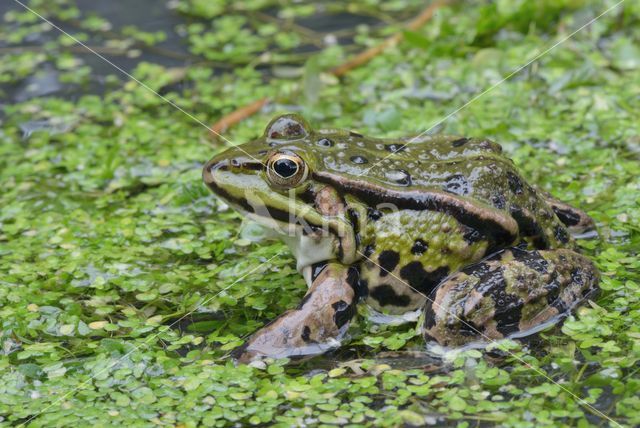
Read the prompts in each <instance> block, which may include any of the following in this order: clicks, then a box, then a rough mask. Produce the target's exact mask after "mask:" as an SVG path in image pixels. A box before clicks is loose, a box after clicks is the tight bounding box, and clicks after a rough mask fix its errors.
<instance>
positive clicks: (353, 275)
mask: <svg viewBox="0 0 640 428" xmlns="http://www.w3.org/2000/svg"><path fill="white" fill-rule="evenodd" d="M347 284H349V286H350V287H351V288H352V289H353V291H354V292H355V294H356V296H358V295H360V293H361V290H360V271H359V270H358V268H357V267H355V266H349V270H348V271H347Z"/></svg>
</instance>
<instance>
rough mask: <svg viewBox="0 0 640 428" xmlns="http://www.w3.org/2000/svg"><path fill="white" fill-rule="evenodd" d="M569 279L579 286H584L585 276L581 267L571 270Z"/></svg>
mask: <svg viewBox="0 0 640 428" xmlns="http://www.w3.org/2000/svg"><path fill="white" fill-rule="evenodd" d="M571 281H573V283H574V284H576V285H578V286H579V287H582V286H584V283H585V278H584V273H583V272H582V270H581V269H574V270H572V271H571Z"/></svg>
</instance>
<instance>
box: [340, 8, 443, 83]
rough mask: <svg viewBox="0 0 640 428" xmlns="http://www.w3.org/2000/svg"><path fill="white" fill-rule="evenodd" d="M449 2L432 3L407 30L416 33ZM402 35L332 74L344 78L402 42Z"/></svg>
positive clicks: (374, 48) (394, 36) (358, 56)
mask: <svg viewBox="0 0 640 428" xmlns="http://www.w3.org/2000/svg"><path fill="white" fill-rule="evenodd" d="M446 2H447V0H437V1H435V2H433V3H431V4H430V5H429V6H428V7H427V8H426V9H424V10H423V11H422V12H421V13H420V15H418V16H417V17H416V18H415V19H414V20H412V21H411V22H410V23H409V24H408V25H407V26H406V29H407V30H411V31H415V30H417V29H418V28H420V27H421V26H423V25H424V24H425V23H426V22H427V21H429V20H430V19H431V17H433V14H434V13H435V11H436V10H438V9H439V8H440V7H442V6H444V4H445V3H446ZM402 38H403V35H402V33H396V34H394V35H393V36H391V37H388V38H387V39H385V40H384V41H383V42H382V43H380V44H379V45H377V46H374V47H372V48H369V49H367V50H365V51H364V52H361V53H359V54H358V55H356V56H355V57H353V58H351V59H350V60H349V61H347V62H345V63H343V64H341V65H339V66H338V67H336V68H334V69H333V70H331V74H333V75H334V76H336V77H340V76H344V75H345V74H346V73H348V72H349V71H351V70H352V69H354V68H356V67H359V66H361V65H363V64H366V63H367V62H369V61H371V60H372V59H373V58H375V57H376V56H378V55H380V53H382V52H383V51H384V50H385V49H387V48H389V47H391V46H394V45H396V44H397V43H398V42H399V41H400V40H402Z"/></svg>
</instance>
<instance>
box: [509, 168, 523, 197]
mask: <svg viewBox="0 0 640 428" xmlns="http://www.w3.org/2000/svg"><path fill="white" fill-rule="evenodd" d="M507 181H508V182H509V188H510V189H511V191H512V192H513V193H515V194H516V195H519V194H521V193H522V190H523V189H524V184H522V180H521V179H520V177H518V176H517V175H516V174H514V173H513V172H511V171H507Z"/></svg>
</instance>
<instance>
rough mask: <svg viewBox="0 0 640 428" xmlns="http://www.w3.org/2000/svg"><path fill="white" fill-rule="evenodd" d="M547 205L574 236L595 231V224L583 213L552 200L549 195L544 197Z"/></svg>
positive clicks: (557, 200) (554, 199)
mask: <svg viewBox="0 0 640 428" xmlns="http://www.w3.org/2000/svg"><path fill="white" fill-rule="evenodd" d="M544 197H545V200H546V201H547V204H549V206H550V207H551V209H553V212H554V213H555V214H556V216H557V217H558V219H560V221H561V222H562V223H564V225H565V226H567V229H569V232H571V233H572V234H574V235H579V234H584V233H587V232H591V231H594V230H596V226H595V223H594V221H593V219H592V218H591V217H589V216H588V215H587V213H585V212H584V211H581V210H579V209H578V208H575V207H572V206H571V205H569V204H567V203H565V202H562V201H560V200H559V199H556V198H554V197H553V196H551V195H550V194H548V193H546V194H545V195H544Z"/></svg>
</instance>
